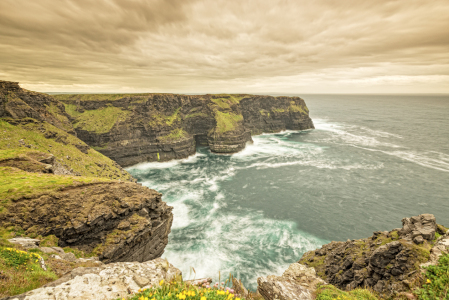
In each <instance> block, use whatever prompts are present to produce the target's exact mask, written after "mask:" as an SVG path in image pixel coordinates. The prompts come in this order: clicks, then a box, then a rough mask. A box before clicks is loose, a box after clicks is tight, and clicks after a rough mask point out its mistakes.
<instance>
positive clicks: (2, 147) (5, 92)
mask: <svg viewBox="0 0 449 300" xmlns="http://www.w3.org/2000/svg"><path fill="white" fill-rule="evenodd" d="M69 118H70V116H69V115H68V114H67V113H66V112H65V106H64V105H63V104H61V103H60V102H59V101H57V100H55V99H54V98H52V97H50V96H48V95H45V94H41V93H36V92H30V91H27V90H25V89H22V88H20V86H19V85H18V84H17V83H14V82H6V81H0V132H1V135H0V180H1V182H2V185H1V186H0V238H3V239H5V238H10V237H14V236H29V237H39V236H40V237H42V236H55V238H56V240H58V243H59V246H61V247H70V248H72V249H78V250H81V251H83V252H84V253H86V254H89V255H96V256H98V257H99V258H100V259H101V260H102V261H103V262H106V263H108V262H119V261H146V260H150V259H154V258H157V257H160V256H161V255H162V253H163V251H164V248H165V245H166V244H167V241H168V234H169V232H170V228H171V223H172V219H173V214H172V212H171V211H172V208H171V207H170V206H167V204H166V203H165V202H162V200H161V196H162V195H161V194H159V193H158V192H156V191H154V190H151V189H149V188H147V187H143V186H141V185H139V184H136V183H134V182H135V179H134V178H133V177H132V176H131V175H130V174H129V173H128V172H126V171H125V170H123V169H122V168H121V167H120V166H119V165H118V164H117V163H116V162H114V161H112V160H111V159H110V158H108V157H106V156H104V155H103V154H101V153H99V152H97V151H96V150H94V149H92V148H91V147H89V146H88V145H87V144H86V143H85V142H83V141H81V140H80V139H78V138H77V137H76V132H75V130H74V128H73V126H72V123H71V122H70V121H69Z"/></svg>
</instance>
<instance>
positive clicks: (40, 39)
mask: <svg viewBox="0 0 449 300" xmlns="http://www.w3.org/2000/svg"><path fill="white" fill-rule="evenodd" d="M447 28H449V2H447V0H435V1H416V0H410V1H345V0H339V1H324V0H323V1H297V0H296V1H288V0H266V1H265V0H258V1H233V0H214V1H205V0H178V1H175V0H171V1H167V0H165V1H164V0H147V1H143V0H127V1H125V0H102V1H91V0H89V1H87V0H76V1H74V0H73V1H69V0H65V1H56V0H40V1H25V0H2V1H0V61H1V69H0V78H2V79H6V80H8V79H9V80H17V81H21V82H23V83H25V85H26V86H27V87H29V88H34V89H38V90H47V91H50V90H67V91H69V90H71V91H119V90H128V91H173V92H219V91H231V92H232V91H235V92H239V91H242V92H257V91H260V92H266V91H267V92H269V91H271V92H276V91H279V92H325V91H329V92H352V91H354V92H357V91H358V90H357V89H358V88H359V89H362V90H361V91H370V92H419V91H422V92H449V88H448V86H449V57H448V55H447V53H449V51H448V50H449V32H448V29H447Z"/></svg>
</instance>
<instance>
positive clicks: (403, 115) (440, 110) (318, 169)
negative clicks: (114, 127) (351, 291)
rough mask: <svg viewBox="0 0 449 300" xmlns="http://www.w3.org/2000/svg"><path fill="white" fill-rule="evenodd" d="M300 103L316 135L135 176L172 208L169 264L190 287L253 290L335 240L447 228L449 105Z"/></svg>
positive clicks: (326, 98)
mask: <svg viewBox="0 0 449 300" xmlns="http://www.w3.org/2000/svg"><path fill="white" fill-rule="evenodd" d="M301 96H302V97H303V98H304V99H305V100H306V103H307V105H308V107H309V110H310V116H311V118H312V119H313V122H314V124H315V127H316V129H314V130H307V131H302V132H299V131H284V132H280V133H275V134H262V135H259V136H253V140H254V143H253V144H249V145H247V147H246V149H245V150H243V151H242V152H240V153H237V154H233V155H217V154H213V153H211V152H210V151H209V150H208V149H207V148H205V147H198V149H197V154H195V155H194V156H191V157H189V158H187V159H183V160H178V161H170V162H165V163H157V162H152V163H142V164H139V165H136V166H133V167H130V168H128V171H129V172H130V173H131V174H132V175H133V176H135V177H136V178H137V179H138V180H139V182H141V183H142V184H143V185H145V186H147V187H150V188H153V189H155V190H157V191H159V192H161V193H163V201H166V202H167V203H168V204H169V205H171V206H173V207H174V210H173V214H174V222H173V226H172V231H171V233H170V236H169V243H168V245H167V247H166V249H165V253H164V255H163V257H165V258H167V259H168V261H169V262H170V263H172V264H173V265H174V266H176V267H177V268H179V269H181V271H182V272H183V276H184V278H186V279H187V278H194V277H195V278H201V277H213V278H214V280H218V274H219V271H220V274H221V277H222V278H226V277H227V276H228V275H229V273H232V274H233V275H234V276H236V277H238V278H240V279H242V281H243V283H244V284H245V286H247V287H249V288H250V289H255V288H256V287H257V277H260V276H266V275H270V274H273V275H281V274H282V272H283V271H284V270H285V269H286V268H287V267H288V265H289V264H291V263H293V262H296V261H298V260H299V259H300V258H301V256H302V254H303V253H305V252H306V251H309V250H313V249H316V248H318V247H320V246H321V245H323V244H325V243H328V242H330V241H332V240H337V241H341V240H347V239H358V238H364V237H368V236H370V235H371V234H372V232H373V231H377V230H391V229H393V228H397V227H401V219H402V218H404V217H410V216H415V215H419V214H422V213H432V214H434V215H435V216H436V218H437V222H438V223H440V224H444V225H446V226H449V96H447V95H439V96H435V95H434V96H431V95H427V96H426V95H419V96H416V95H414V96H412V95H410V96H391V95H382V96H379V95H376V96H366V95H363V96H362V95H350V96H344V95H301Z"/></svg>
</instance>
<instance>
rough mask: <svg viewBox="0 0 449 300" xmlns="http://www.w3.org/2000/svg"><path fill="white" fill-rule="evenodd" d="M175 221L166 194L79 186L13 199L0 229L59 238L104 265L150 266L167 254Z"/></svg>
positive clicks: (134, 187)
mask: <svg viewBox="0 0 449 300" xmlns="http://www.w3.org/2000/svg"><path fill="white" fill-rule="evenodd" d="M172 220H173V214H172V207H170V206H168V205H167V204H166V203H165V202H162V201H161V194H160V193H158V192H156V191H154V190H151V189H148V188H147V187H143V186H140V185H138V184H134V183H125V182H98V183H91V184H85V183H79V184H78V185H74V186H69V187H67V188H64V189H61V190H60V191H57V192H51V193H45V192H44V193H43V194H41V195H40V196H39V195H36V196H32V197H23V198H18V199H14V201H12V202H11V203H10V204H9V206H8V208H7V210H3V211H2V212H1V213H0V226H2V227H5V228H7V227H11V226H15V227H16V226H17V227H20V228H22V229H23V230H25V233H26V234H27V235H31V236H38V235H42V236H48V235H55V236H56V237H57V238H58V239H59V242H58V243H59V246H61V247H65V246H70V247H71V248H77V249H79V250H83V251H85V252H87V253H93V254H95V255H97V256H98V257H99V258H100V260H102V261H103V262H104V263H110V262H120V261H139V262H143V261H147V260H151V259H155V258H158V257H160V256H161V255H162V253H163V252H164V248H165V246H166V245H167V242H168V234H169V233H170V228H171V224H172Z"/></svg>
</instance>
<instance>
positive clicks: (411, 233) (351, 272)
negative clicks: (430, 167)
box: [299, 214, 449, 297]
mask: <svg viewBox="0 0 449 300" xmlns="http://www.w3.org/2000/svg"><path fill="white" fill-rule="evenodd" d="M402 223H403V227H402V228H398V229H394V230H392V231H385V232H380V231H379V232H374V235H373V236H372V237H370V238H367V239H361V240H352V241H349V240H348V241H347V242H331V243H330V244H327V245H324V246H323V247H322V248H321V249H317V250H314V251H309V252H307V253H305V254H304V255H303V257H302V258H301V260H299V263H300V264H304V265H307V266H309V267H314V268H315V270H316V272H317V274H318V275H319V276H320V277H321V278H322V279H323V280H325V281H327V282H328V283H330V284H333V285H335V286H337V287H338V288H340V289H343V290H352V289H355V288H357V287H369V288H372V289H373V290H374V291H376V292H378V293H380V294H382V295H383V296H384V297H391V296H392V295H395V294H398V293H400V292H407V291H410V290H411V289H412V288H413V287H415V286H418V285H419V282H420V280H421V272H420V265H421V264H423V263H426V262H428V261H429V259H430V257H431V253H433V252H436V250H434V249H435V247H437V246H438V249H439V251H440V252H441V251H442V249H440V248H442V247H444V245H445V244H444V243H445V242H440V240H441V239H446V238H448V239H449V236H447V235H446V231H447V230H446V229H445V228H444V227H443V226H440V225H437V224H436V221H435V217H434V216H433V215H430V214H423V215H419V216H416V217H412V218H405V219H403V220H402ZM436 233H438V234H439V235H443V237H441V238H440V239H438V240H437V239H435V234H436ZM440 244H441V245H440ZM446 250H448V249H446Z"/></svg>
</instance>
